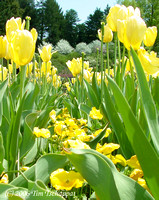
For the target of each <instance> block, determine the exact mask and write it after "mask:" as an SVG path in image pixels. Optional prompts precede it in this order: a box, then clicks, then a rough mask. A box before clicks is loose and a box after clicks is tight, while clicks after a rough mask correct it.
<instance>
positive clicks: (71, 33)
mask: <svg viewBox="0 0 159 200" xmlns="http://www.w3.org/2000/svg"><path fill="white" fill-rule="evenodd" d="M64 18H65V24H64V39H66V40H67V41H68V42H69V43H70V44H71V46H73V47H75V45H76V43H77V32H78V28H77V22H78V21H79V18H78V14H77V12H76V11H75V10H73V9H70V10H67V11H66V14H65V15H64Z"/></svg>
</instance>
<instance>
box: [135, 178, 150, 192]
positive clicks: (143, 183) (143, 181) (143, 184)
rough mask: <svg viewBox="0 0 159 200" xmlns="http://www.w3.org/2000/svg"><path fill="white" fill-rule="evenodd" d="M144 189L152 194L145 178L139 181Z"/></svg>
mask: <svg viewBox="0 0 159 200" xmlns="http://www.w3.org/2000/svg"><path fill="white" fill-rule="evenodd" d="M137 182H138V183H139V184H140V185H141V186H142V187H143V188H145V189H146V190H147V191H149V192H150V190H149V188H148V186H147V184H146V181H145V179H143V178H138V181H137Z"/></svg>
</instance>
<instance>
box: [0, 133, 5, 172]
mask: <svg viewBox="0 0 159 200" xmlns="http://www.w3.org/2000/svg"><path fill="white" fill-rule="evenodd" d="M0 152H1V153H0V174H2V172H3V170H4V167H3V159H4V155H5V150H4V145H3V136H2V133H1V131H0Z"/></svg>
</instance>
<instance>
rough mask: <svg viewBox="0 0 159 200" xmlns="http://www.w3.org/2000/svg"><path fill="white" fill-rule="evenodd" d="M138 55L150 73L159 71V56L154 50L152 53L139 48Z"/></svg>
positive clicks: (146, 70)
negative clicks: (158, 56)
mask: <svg viewBox="0 0 159 200" xmlns="http://www.w3.org/2000/svg"><path fill="white" fill-rule="evenodd" d="M138 56H139V59H140V61H141V64H142V66H143V68H144V70H145V72H146V73H147V74H148V75H154V76H155V74H157V73H159V58H157V57H156V54H155V53H154V52H151V53H150V54H149V53H148V52H147V51H146V50H145V49H144V48H140V49H139V50H138Z"/></svg>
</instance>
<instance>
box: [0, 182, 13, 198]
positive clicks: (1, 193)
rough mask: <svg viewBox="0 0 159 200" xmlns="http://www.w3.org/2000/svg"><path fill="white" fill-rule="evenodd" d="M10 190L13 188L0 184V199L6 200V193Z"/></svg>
mask: <svg viewBox="0 0 159 200" xmlns="http://www.w3.org/2000/svg"><path fill="white" fill-rule="evenodd" d="M11 188H14V186H12V185H10V184H4V183H0V199H3V200H8V196H7V191H8V190H9V189H11Z"/></svg>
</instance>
